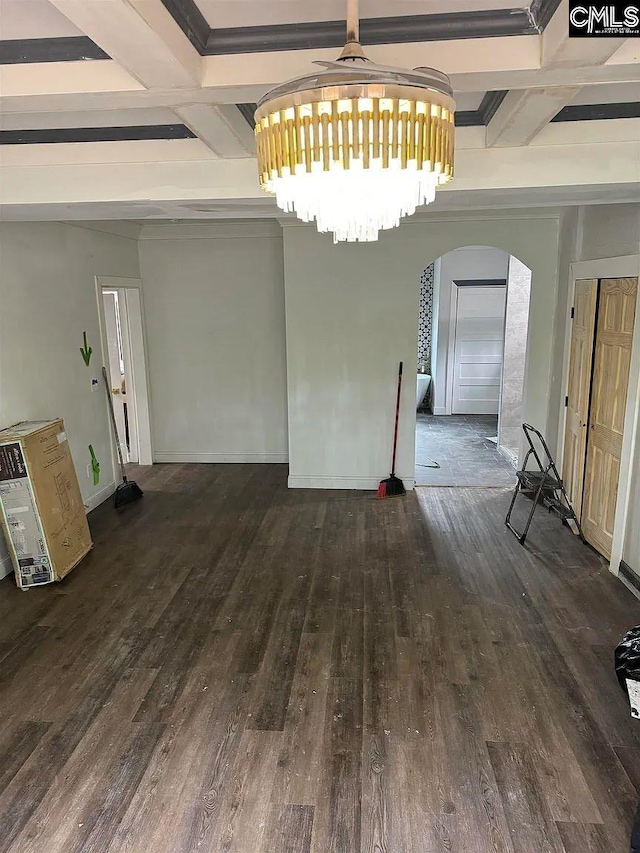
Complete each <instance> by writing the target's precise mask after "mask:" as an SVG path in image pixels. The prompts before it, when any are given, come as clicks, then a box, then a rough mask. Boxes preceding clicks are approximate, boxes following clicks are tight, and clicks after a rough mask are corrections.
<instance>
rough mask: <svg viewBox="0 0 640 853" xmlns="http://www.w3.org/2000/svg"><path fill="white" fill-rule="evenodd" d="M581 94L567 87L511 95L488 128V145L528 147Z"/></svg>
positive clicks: (526, 91)
mask: <svg viewBox="0 0 640 853" xmlns="http://www.w3.org/2000/svg"><path fill="white" fill-rule="evenodd" d="M579 91H580V90H579V88H576V87H566V86H564V87H558V88H553V89H526V90H525V91H519V90H514V91H512V92H507V95H506V97H505V99H504V100H503V102H502V103H501V104H500V106H499V107H498V109H497V111H496V113H495V115H494V116H493V118H492V119H491V121H490V122H489V124H488V126H487V137H486V138H487V145H488V146H489V147H490V148H493V147H495V148H504V147H506V146H513V145H528V144H529V142H531V140H532V139H533V138H534V137H535V136H537V134H538V133H539V132H540V131H541V130H542V129H543V128H544V127H546V126H547V124H549V122H550V121H551V119H552V118H553V117H554V116H555V115H556V114H557V113H558V112H560V110H561V109H562V108H563V107H564V106H565V105H566V104H567V103H568V102H569V101H570V100H571V99H572V98H573V97H574V95H576V94H577V93H578V92H579Z"/></svg>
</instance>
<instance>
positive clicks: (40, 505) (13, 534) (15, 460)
mask: <svg viewBox="0 0 640 853" xmlns="http://www.w3.org/2000/svg"><path fill="white" fill-rule="evenodd" d="M0 520H1V521H2V527H3V529H4V532H5V536H6V539H7V544H8V546H9V553H10V554H11V559H12V561H13V568H14V571H15V575H16V582H17V584H18V586H19V587H21V588H22V589H29V588H30V587H32V586H40V585H41V584H45V583H52V582H53V581H59V580H62V578H63V577H65V575H68V574H69V572H70V571H71V569H73V568H74V567H75V566H77V565H78V563H79V562H80V560H81V559H82V558H83V557H84V556H85V554H87V552H88V551H90V550H91V548H92V546H93V542H92V541H91V534H90V532H89V525H88V524H87V515H86V513H85V509H84V504H83V503H82V497H81V496H80V488H79V486H78V479H77V477H76V472H75V468H74V467H73V460H72V459H71V453H70V451H69V443H68V441H67V436H66V433H65V431H64V424H63V422H62V421H61V420H59V419H56V420H51V421H23V422H22V423H19V424H15V426H12V427H9V428H8V429H5V430H2V431H0Z"/></svg>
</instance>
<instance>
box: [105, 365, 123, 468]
mask: <svg viewBox="0 0 640 853" xmlns="http://www.w3.org/2000/svg"><path fill="white" fill-rule="evenodd" d="M102 378H103V379H104V386H105V388H106V389H107V404H108V406H109V414H110V415H111V426H112V427H113V436H114V438H115V440H116V448H117V449H118V460H119V462H120V474H121V475H122V482H123V483H126V482H127V475H126V472H125V470H124V459H123V458H122V448H121V447H120V439H119V438H118V425H117V424H116V413H115V412H114V411H113V400H112V399H111V386H110V385H109V378H108V376H107V368H106V367H104V366H103V368H102Z"/></svg>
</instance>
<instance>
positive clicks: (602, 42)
mask: <svg viewBox="0 0 640 853" xmlns="http://www.w3.org/2000/svg"><path fill="white" fill-rule="evenodd" d="M568 20H569V0H562V2H561V3H560V6H559V7H558V8H557V10H556V12H555V14H554V16H553V18H552V19H551V21H550V22H549V24H548V25H547V27H546V28H545V30H544V32H543V34H542V37H541V42H540V50H541V72H544V71H555V72H556V73H557V74H563V75H564V76H565V78H567V77H569V78H570V77H571V73H572V72H573V71H574V70H575V69H583V68H598V69H602V70H603V71H604V72H605V73H607V70H608V68H609V66H607V65H605V63H606V62H607V60H608V59H610V58H611V57H612V56H613V55H614V54H615V53H616V51H617V50H618V49H619V48H620V47H621V46H622V44H623V42H624V41H625V39H623V38H606V39H598V38H595V39H584V38H582V39H581V38H578V39H576V38H573V39H570V38H569V29H568V26H567V22H568ZM511 85H512V87H513V85H514V84H513V83H512V84H511ZM534 86H535V88H531V89H524V90H519V89H513V88H512V90H511V91H509V93H508V94H507V96H506V98H505V99H504V101H503V102H502V104H501V105H500V107H499V108H498V110H497V111H496V113H495V115H494V116H493V118H492V119H491V121H490V122H489V125H488V127H487V145H488V146H490V147H496V148H500V147H506V146H512V145H528V144H529V143H530V142H531V141H532V140H533V139H535V137H536V136H537V135H538V134H539V133H540V132H541V131H542V130H543V129H544V128H545V127H546V126H547V125H548V124H549V122H550V121H551V119H552V118H553V117H554V116H555V115H557V114H558V113H559V112H560V110H561V109H562V108H563V107H565V106H566V105H567V104H568V103H570V101H571V100H572V99H573V98H574V97H575V95H577V93H578V92H579V91H580V88H581V86H580V85H579V83H578V82H577V81H576V83H575V84H574V85H563V86H556V87H553V88H551V87H544V88H542V87H541V83H540V82H538V83H534Z"/></svg>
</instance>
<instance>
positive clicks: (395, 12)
mask: <svg viewBox="0 0 640 853" xmlns="http://www.w3.org/2000/svg"><path fill="white" fill-rule="evenodd" d="M196 5H197V6H198V8H199V9H200V11H201V12H202V14H203V15H204V17H205V19H206V21H207V23H208V24H209V26H210V27H211V28H218V27H220V28H223V27H224V28H227V27H256V26H267V25H269V24H296V23H302V22H309V21H334V20H342V19H344V14H345V3H344V0H325V2H320V3H319V2H315V0H274V2H268V0H267V2H265V0H196ZM513 5H514V3H513V0H391V2H389V0H361V2H360V18H361V19H366V18H385V17H387V16H406V15H434V14H442V13H446V12H460V11H478V10H480V9H499V8H503V9H509V8H511V7H512V6H513ZM516 5H517V4H516Z"/></svg>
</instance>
